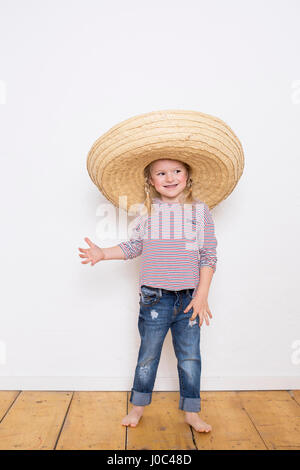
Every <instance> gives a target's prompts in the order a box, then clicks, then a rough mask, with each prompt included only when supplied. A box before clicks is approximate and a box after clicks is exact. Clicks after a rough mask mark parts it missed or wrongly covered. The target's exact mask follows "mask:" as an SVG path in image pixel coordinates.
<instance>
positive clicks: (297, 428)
mask: <svg viewBox="0 0 300 470" xmlns="http://www.w3.org/2000/svg"><path fill="white" fill-rule="evenodd" d="M238 394H239V396H240V398H241V401H242V403H243V406H244V407H245V409H246V411H247V413H248V414H249V416H250V417H251V420H252V421H253V423H254V425H255V427H256V428H257V430H258V432H259V433H260V435H261V437H262V438H263V440H264V442H265V444H266V445H267V447H268V449H272V450H273V449H279V448H283V447H290V448H291V447H294V448H298V447H299V446H300V406H299V405H298V403H296V401H295V400H294V399H293V398H292V397H291V396H290V394H289V392H288V391H286V390H274V391H273V390H267V391H264V390H262V391H241V392H238Z"/></svg>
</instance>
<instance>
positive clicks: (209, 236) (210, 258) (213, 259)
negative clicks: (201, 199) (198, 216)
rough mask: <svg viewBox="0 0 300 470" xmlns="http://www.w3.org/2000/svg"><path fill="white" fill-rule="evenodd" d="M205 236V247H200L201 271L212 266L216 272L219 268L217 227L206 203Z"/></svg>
mask: <svg viewBox="0 0 300 470" xmlns="http://www.w3.org/2000/svg"><path fill="white" fill-rule="evenodd" d="M203 214H204V236H203V245H202V246H200V248H199V252H200V269H201V268H202V267H203V266H210V267H211V268H212V269H213V270H214V272H215V271H216V267H217V245H218V242H217V239H216V236H215V225H214V221H213V218H212V214H211V212H210V210H209V208H208V205H207V204H205V203H204V211H203Z"/></svg>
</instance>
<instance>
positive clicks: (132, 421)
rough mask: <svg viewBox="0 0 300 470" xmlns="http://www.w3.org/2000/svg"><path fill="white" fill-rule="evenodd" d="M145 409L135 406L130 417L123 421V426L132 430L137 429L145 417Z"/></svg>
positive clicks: (129, 414) (130, 412)
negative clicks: (141, 419) (143, 416)
mask: <svg viewBox="0 0 300 470" xmlns="http://www.w3.org/2000/svg"><path fill="white" fill-rule="evenodd" d="M144 408H145V407H144V406H136V405H133V407H132V408H131V410H130V411H129V413H128V415H126V416H125V418H123V419H122V425H123V426H131V427H132V428H135V427H136V425H137V424H138V422H139V420H140V418H141V417H142V415H143V411H144Z"/></svg>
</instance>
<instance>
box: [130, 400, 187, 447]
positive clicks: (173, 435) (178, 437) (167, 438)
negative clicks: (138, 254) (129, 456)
mask: <svg viewBox="0 0 300 470" xmlns="http://www.w3.org/2000/svg"><path fill="white" fill-rule="evenodd" d="M129 397H130V394H129ZM178 404H179V392H153V393H152V402H151V403H150V405H147V406H145V409H144V413H143V416H142V418H141V419H140V421H139V424H138V426H137V427H136V428H131V427H128V434H127V450H137V449H138V450H141V449H149V450H176V449H179V450H180V449H182V450H195V449H196V447H195V444H194V442H193V435H192V432H191V428H190V426H189V425H188V424H186V423H185V422H184V412H183V411H182V410H179V408H178ZM131 408H132V404H131V403H128V410H130V409H131Z"/></svg>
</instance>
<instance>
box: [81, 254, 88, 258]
mask: <svg viewBox="0 0 300 470" xmlns="http://www.w3.org/2000/svg"><path fill="white" fill-rule="evenodd" d="M79 256H80V258H87V257H88V255H81V254H79Z"/></svg>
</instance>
